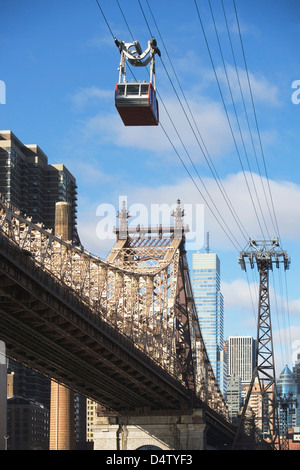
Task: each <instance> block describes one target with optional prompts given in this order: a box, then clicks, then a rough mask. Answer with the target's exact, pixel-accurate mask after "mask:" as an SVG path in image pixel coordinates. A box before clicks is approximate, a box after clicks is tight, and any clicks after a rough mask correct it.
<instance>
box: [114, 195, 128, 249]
mask: <svg viewBox="0 0 300 470" xmlns="http://www.w3.org/2000/svg"><path fill="white" fill-rule="evenodd" d="M129 217H130V215H129V212H127V208H126V202H125V201H123V202H122V209H121V211H118V214H117V218H118V219H120V224H119V237H118V238H119V239H121V240H125V239H126V238H127V235H128V225H127V219H128V218H129Z"/></svg>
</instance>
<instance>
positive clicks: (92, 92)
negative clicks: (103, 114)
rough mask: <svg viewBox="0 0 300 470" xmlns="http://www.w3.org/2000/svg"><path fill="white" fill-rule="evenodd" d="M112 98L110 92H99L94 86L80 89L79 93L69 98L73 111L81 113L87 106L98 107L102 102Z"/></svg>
mask: <svg viewBox="0 0 300 470" xmlns="http://www.w3.org/2000/svg"><path fill="white" fill-rule="evenodd" d="M111 97H112V92H111V91H108V90H101V89H100V88H97V87H96V86H92V87H88V88H81V89H80V90H79V91H77V92H76V93H74V94H73V95H70V96H69V100H70V101H71V103H72V105H73V107H74V109H76V111H82V110H83V109H85V108H86V107H88V106H91V105H95V104H97V105H99V103H100V102H101V101H102V100H105V101H106V100H107V99H109V98H111Z"/></svg>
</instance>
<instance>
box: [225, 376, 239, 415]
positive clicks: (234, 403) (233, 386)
mask: <svg viewBox="0 0 300 470" xmlns="http://www.w3.org/2000/svg"><path fill="white" fill-rule="evenodd" d="M226 402H227V406H228V414H229V419H230V421H231V422H232V423H236V424H237V423H238V414H239V412H240V411H241V407H242V404H243V403H242V384H241V378H240V377H235V376H228V377H227V394H226Z"/></svg>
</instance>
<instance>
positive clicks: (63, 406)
mask: <svg viewBox="0 0 300 470" xmlns="http://www.w3.org/2000/svg"><path fill="white" fill-rule="evenodd" d="M55 235H58V236H60V237H61V238H62V239H63V240H66V241H70V240H71V214H70V204H69V203H67V202H58V203H56V206H55ZM50 400H51V401H50V442H49V449H50V450H73V449H74V448H75V416H74V393H73V392H72V391H71V390H69V389H68V388H66V387H65V386H64V385H61V384H58V383H56V382H55V381H51V398H50Z"/></svg>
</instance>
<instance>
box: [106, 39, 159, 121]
mask: <svg viewBox="0 0 300 470" xmlns="http://www.w3.org/2000/svg"><path fill="white" fill-rule="evenodd" d="M115 42H116V44H117V46H118V47H119V50H120V53H121V62H120V69H119V70H120V75H119V82H118V83H117V84H116V87H115V106H116V108H117V110H118V113H119V115H120V117H121V119H122V121H123V123H124V125H125V126H157V125H158V123H159V109H158V101H157V98H156V84H155V61H154V56H155V54H156V53H158V54H160V52H159V50H158V49H157V47H156V41H155V39H152V40H151V41H149V43H148V48H147V49H146V51H145V52H142V50H141V47H140V45H139V43H138V42H137V41H134V42H133V43H130V44H126V43H124V42H119V41H117V40H116V39H115ZM125 59H127V60H128V62H129V63H130V64H131V65H134V66H135V67H141V66H145V65H147V64H148V63H149V62H150V63H151V66H150V80H149V82H127V81H126V70H125Z"/></svg>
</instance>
